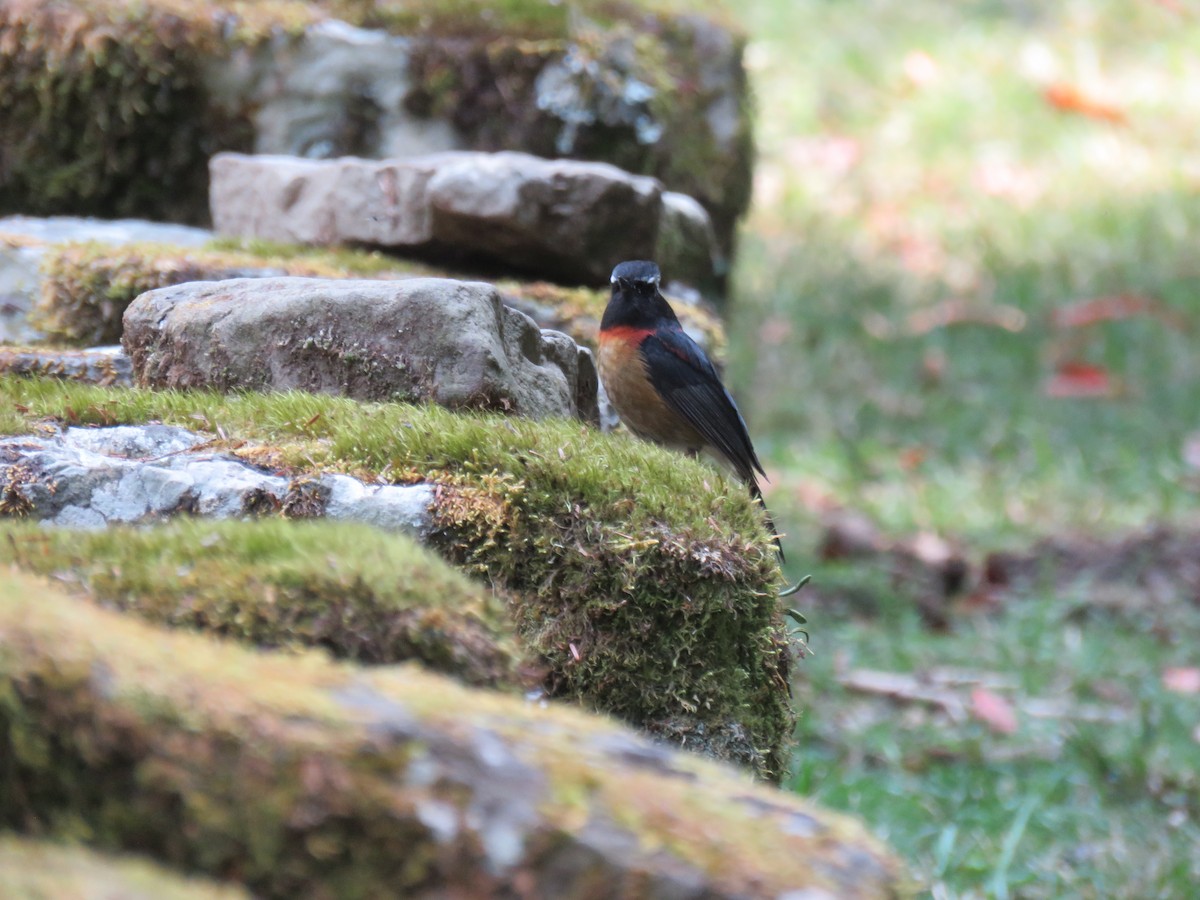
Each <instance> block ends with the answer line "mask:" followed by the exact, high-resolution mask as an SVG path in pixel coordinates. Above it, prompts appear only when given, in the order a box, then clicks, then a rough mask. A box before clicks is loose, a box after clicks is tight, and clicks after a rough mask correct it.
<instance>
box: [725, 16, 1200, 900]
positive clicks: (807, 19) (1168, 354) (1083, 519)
mask: <svg viewBox="0 0 1200 900" xmlns="http://www.w3.org/2000/svg"><path fill="white" fill-rule="evenodd" d="M731 15H733V16H734V17H735V18H737V19H738V20H739V21H740V22H741V23H742V25H743V26H744V27H745V28H746V29H747V30H748V31H749V32H750V34H751V36H752V37H751V44H750V48H749V52H748V60H749V65H750V67H751V73H752V83H753V86H754V89H755V91H756V93H757V101H758V107H759V125H758V132H759V133H758V144H759V150H760V160H759V164H758V170H757V178H756V184H755V198H754V205H753V208H752V211H751V214H750V216H749V218H748V220H747V222H746V223H745V226H744V228H743V232H742V235H741V241H740V252H739V253H740V255H739V258H738V264H737V269H736V271H735V273H734V288H735V296H736V305H735V307H734V313H733V319H732V336H731V344H730V362H731V374H730V377H731V380H732V382H733V384H734V385H735V390H736V392H737V394H738V396H739V398H740V401H741V403H742V406H743V409H744V410H745V412H746V414H747V417H748V419H749V420H750V424H751V429H752V431H753V432H754V434H755V437H756V441H757V443H758V445H759V449H760V450H761V451H762V454H763V456H764V458H765V460H766V461H767V463H768V466H769V469H770V476H771V481H772V486H771V491H770V494H769V495H768V499H769V502H770V504H771V506H772V509H773V510H774V511H775V513H776V516H777V519H778V520H779V522H780V524H781V526H782V527H783V528H784V529H785V530H786V531H788V532H789V535H790V537H789V539H788V543H789V544H790V546H789V548H788V551H789V561H790V562H791V573H790V574H792V575H793V576H796V575H800V574H804V573H806V572H812V573H813V575H814V584H815V586H816V588H817V589H816V590H815V591H814V592H812V593H811V594H809V596H808V599H807V600H806V601H804V603H803V604H800V608H801V609H803V611H804V612H805V614H806V615H807V616H808V618H809V626H808V627H809V630H810V633H811V637H812V642H811V646H812V649H813V650H814V654H815V655H813V656H812V657H810V658H809V659H808V660H806V661H805V662H804V663H803V664H802V665H801V666H800V670H801V678H802V683H801V684H800V685H799V687H798V689H799V691H800V696H799V700H800V702H801V704H802V706H803V707H804V708H805V710H806V713H805V716H804V717H803V720H802V724H801V730H800V747H799V751H798V754H797V760H796V765H795V772H794V777H793V780H792V785H793V787H794V788H795V789H796V790H798V791H800V792H802V793H805V794H809V795H812V796H814V797H816V798H817V799H820V800H821V801H823V802H825V803H827V804H830V805H832V806H835V807H839V808H842V809H847V810H851V811H854V812H857V813H861V814H862V815H864V816H865V817H866V818H867V819H868V820H869V821H870V822H871V823H872V824H873V825H874V827H875V828H876V829H877V830H878V832H879V833H880V834H881V835H882V836H884V837H885V838H887V839H888V840H890V841H891V842H892V843H893V844H894V845H895V846H896V847H897V848H898V849H899V850H901V851H902V852H903V853H904V854H905V855H906V856H907V858H908V859H909V860H910V861H911V863H912V865H913V869H914V871H915V873H916V874H917V875H918V876H919V877H921V878H922V879H923V880H924V881H925V883H926V884H927V885H928V886H929V890H930V893H931V894H932V895H933V896H935V897H984V896H987V897H1064V896H1072V897H1074V896H1079V897H1131V898H1132V897H1139V898H1140V897H1190V896H1194V892H1195V890H1196V888H1195V885H1196V884H1198V883H1200V827H1198V826H1197V817H1198V816H1200V781H1198V779H1197V774H1196V770H1197V769H1198V768H1200V766H1197V762H1200V695H1197V694H1195V693H1189V692H1188V691H1187V689H1186V688H1184V689H1180V688H1179V687H1178V686H1177V687H1176V689H1175V690H1169V689H1168V688H1167V686H1166V684H1165V683H1164V673H1168V677H1169V670H1170V669H1172V668H1179V669H1191V668H1195V667H1198V666H1200V609H1198V598H1197V594H1196V583H1195V580H1194V579H1192V578H1190V577H1185V575H1186V573H1184V574H1181V573H1180V571H1179V565H1178V562H1179V560H1178V559H1176V560H1175V561H1174V563H1171V566H1173V568H1170V567H1168V562H1162V564H1161V566H1160V565H1159V563H1157V562H1154V561H1152V562H1151V564H1150V565H1149V566H1148V568H1138V569H1137V571H1134V570H1133V567H1131V568H1130V571H1129V572H1128V573H1127V575H1128V577H1125V576H1124V575H1123V574H1122V572H1121V571H1120V570H1121V566H1120V565H1117V566H1116V569H1117V571H1116V573H1114V572H1112V571H1111V569H1112V568H1113V567H1112V566H1109V567H1108V568H1109V570H1110V571H1106V572H1103V573H1101V572H1100V568H1101V567H1099V566H1098V565H1097V566H1090V567H1089V566H1083V567H1081V568H1080V570H1079V571H1078V572H1076V573H1075V574H1074V575H1073V576H1072V577H1066V576H1063V575H1060V576H1059V577H1054V576H1053V574H1052V573H1048V574H1047V576H1046V577H1044V578H1041V579H1034V580H1033V581H1031V582H1030V583H1028V584H1026V585H1024V586H1023V587H1019V588H1014V589H1011V590H1007V591H1004V592H1002V593H998V594H995V595H994V596H989V597H987V598H986V599H987V601H988V602H987V603H986V604H983V605H979V604H974V605H973V604H970V603H962V604H960V605H959V606H956V607H955V608H954V610H953V611H952V612H953V614H952V620H951V627H950V629H949V631H948V633H934V632H932V631H930V630H929V629H928V628H927V627H926V626H925V625H924V624H923V621H922V619H921V617H920V615H919V614H918V611H917V609H916V608H915V604H914V602H913V599H914V594H915V593H919V591H920V588H919V587H914V586H913V585H911V584H907V583H906V582H905V581H904V579H902V578H901V579H897V578H896V577H894V575H893V574H892V573H891V571H890V570H889V569H888V567H887V565H886V563H885V562H884V561H882V560H872V559H866V560H862V561H859V562H855V563H852V564H851V563H846V562H844V561H841V562H835V561H823V560H821V559H820V558H818V555H817V553H816V548H817V546H818V544H819V542H820V538H821V534H822V527H823V525H822V523H823V521H824V518H825V517H826V516H827V515H828V514H829V512H830V511H831V510H836V509H848V510H853V511H855V512H857V513H861V514H864V515H865V516H867V517H868V518H869V519H870V520H872V521H874V522H875V523H877V525H878V526H879V528H880V529H881V534H882V536H883V539H884V540H890V539H902V538H905V537H908V536H911V535H914V534H917V533H922V532H925V533H934V534H937V535H940V536H942V537H944V538H946V539H948V540H950V541H952V542H953V543H954V544H956V545H957V546H961V547H962V548H963V552H964V554H965V558H966V559H967V560H968V561H969V562H970V564H971V565H972V566H973V567H974V571H976V572H977V571H978V567H979V564H980V562H981V561H982V559H983V557H984V555H985V554H987V553H989V552H992V551H996V550H1000V549H1008V550H1021V551H1028V550H1030V549H1031V548H1034V547H1035V542H1036V541H1037V540H1038V539H1039V538H1045V537H1052V538H1060V539H1061V538H1067V539H1071V538H1077V537H1080V536H1089V537H1097V538H1104V539H1105V540H1108V541H1110V542H1112V543H1111V544H1110V546H1111V547H1112V548H1113V550H1112V552H1111V554H1108V555H1109V556H1110V557H1113V558H1115V557H1117V555H1118V554H1119V552H1120V548H1122V547H1123V546H1125V545H1124V544H1122V543H1121V541H1122V539H1123V537H1124V536H1126V535H1129V534H1132V533H1138V532H1139V531H1144V529H1146V528H1147V527H1150V526H1157V527H1164V528H1168V529H1172V530H1179V531H1180V532H1181V533H1185V534H1186V533H1187V529H1188V528H1189V527H1192V526H1194V525H1195V524H1196V519H1197V511H1198V498H1200V495H1198V489H1200V470H1197V468H1196V464H1195V463H1189V462H1188V453H1187V450H1186V448H1187V446H1188V443H1189V439H1190V438H1191V436H1192V435H1194V434H1196V433H1198V432H1200V390H1197V388H1198V386H1200V384H1198V382H1200V352H1197V350H1196V349H1195V343H1196V340H1197V334H1196V331H1197V325H1198V324H1200V307H1198V304H1197V297H1196V294H1197V286H1198V285H1200V279H1198V276H1200V254H1198V253H1197V245H1196V241H1197V235H1198V234H1200V229H1198V227H1197V226H1200V195H1198V190H1197V189H1198V187H1200V141H1198V140H1197V138H1196V134H1197V131H1196V123H1197V121H1198V120H1200V118H1198V113H1200V91H1198V90H1197V89H1196V88H1195V85H1196V84H1200V6H1196V5H1194V4H1189V3H1184V2H1175V0H1160V2H1150V0H1140V2H1134V0H1081V2H1071V3H1062V4H1037V3H1025V2H1015V0H1014V2H963V3H957V4H941V3H936V2H932V0H912V2H899V0H840V2H834V0H823V2H822V0H748V2H747V3H745V4H740V5H739V6H738V7H737V9H736V10H734V11H732V13H731ZM1111 297H1117V298H1125V299H1123V300H1121V301H1119V302H1118V304H1117V306H1118V308H1121V309H1123V313H1122V314H1121V315H1119V316H1116V317H1110V318H1105V319H1103V320H1101V321H1096V322H1094V323H1092V324H1089V325H1086V326H1082V327H1067V326H1064V325H1062V324H1061V318H1062V317H1063V315H1064V314H1067V313H1069V312H1070V311H1071V310H1072V309H1074V310H1079V309H1080V307H1079V306H1077V304H1080V303H1086V302H1088V301H1092V300H1096V299H1098V298H1111ZM1131 298H1132V299H1131ZM1085 309H1086V308H1085ZM1090 309H1092V310H1093V311H1094V310H1095V307H1091V308H1090ZM1082 367H1088V368H1082ZM1064 371H1065V372H1067V373H1068V374H1069V373H1070V372H1072V371H1075V372H1083V373H1084V374H1085V375H1086V376H1088V378H1090V379H1091V380H1090V381H1088V382H1087V384H1091V386H1093V387H1096V386H1097V381H1096V379H1101V380H1102V381H1101V383H1100V384H1099V386H1100V387H1101V388H1102V389H1103V396H1079V395H1071V396H1055V395H1054V393H1055V391H1054V388H1053V385H1054V384H1055V380H1054V379H1055V376H1056V374H1058V373H1061V372H1064ZM1085 380H1086V379H1085ZM1058 384H1059V385H1060V386H1063V385H1065V386H1066V387H1067V389H1068V393H1069V394H1078V390H1072V389H1073V388H1074V389H1078V388H1080V387H1086V386H1087V384H1085V383H1083V382H1080V381H1079V380H1075V381H1072V380H1070V379H1068V380H1067V381H1065V382H1064V381H1062V380H1061V379H1060V381H1059V382H1058ZM1183 546H1184V547H1185V550H1184V552H1183V554H1182V556H1183V558H1184V559H1185V560H1189V559H1190V560H1193V561H1194V560H1196V559H1197V558H1198V557H1200V549H1194V548H1195V546H1196V541H1195V540H1194V539H1192V540H1191V542H1190V543H1189V542H1188V541H1187V540H1184V541H1183ZM793 548H794V549H793ZM1188 548H1192V549H1188ZM1105 555H1106V554H1105V551H1103V550H1099V551H1096V553H1095V554H1094V556H1095V557H1096V558H1095V559H1094V560H1093V562H1096V563H1099V562H1101V561H1103V560H1104V558H1105ZM1110 561H1111V560H1110ZM1160 569H1161V570H1160ZM823 585H824V586H825V587H826V588H828V587H829V586H836V587H837V588H838V591H839V592H840V594H841V595H842V596H843V597H844V596H846V595H852V596H855V597H858V598H859V600H860V601H863V598H866V599H865V601H863V602H851V603H846V602H838V603H831V602H828V601H829V598H830V597H831V595H832V593H831V591H829V590H822V586H823ZM863 668H866V669H879V670H886V671H889V672H892V673H899V674H904V675H914V676H917V677H919V678H925V679H934V680H935V681H936V680H937V678H938V677H940V676H939V673H941V674H942V675H945V673H946V672H947V671H949V672H951V673H957V674H956V675H954V678H951V679H950V680H951V681H953V682H954V685H955V686H954V687H952V689H951V690H952V692H957V693H958V694H959V695H961V696H962V697H964V698H965V699H966V702H967V710H968V713H969V710H970V690H971V686H972V685H975V686H982V687H984V688H985V689H987V690H988V691H989V693H990V694H991V695H993V696H997V697H999V698H1000V699H1001V701H1002V703H1004V704H1007V705H1008V706H1009V707H1010V708H1011V711H1012V712H1014V713H1015V715H1016V721H1017V728H1016V731H1015V732H1014V733H1011V734H1005V733H1002V732H1000V731H997V730H995V728H992V727H989V725H988V719H987V717H986V716H972V715H970V714H968V715H966V716H959V717H957V718H956V717H953V716H948V715H946V714H945V711H944V710H940V709H937V708H931V707H930V706H929V705H927V704H920V703H911V702H902V703H895V702H892V701H889V700H887V699H885V698H879V697H870V696H864V695H862V694H859V693H856V692H854V691H852V690H850V689H849V688H847V687H846V686H845V685H844V684H843V681H844V680H845V677H846V675H847V674H848V673H851V672H853V671H855V670H856V669H863ZM939 683H941V682H939ZM1048 709H1049V710H1051V711H1052V712H1053V714H1052V715H1046V714H1045V713H1046V712H1047V710H1048ZM1035 713H1039V714H1035ZM1093 714H1095V715H1099V716H1101V717H1102V718H1107V719H1108V720H1105V721H1088V720H1087V719H1088V717H1089V716H1092V717H1094V716H1093Z"/></svg>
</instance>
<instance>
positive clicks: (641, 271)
mask: <svg viewBox="0 0 1200 900" xmlns="http://www.w3.org/2000/svg"><path fill="white" fill-rule="evenodd" d="M661 280H662V275H661V273H660V272H659V270H658V266H657V265H655V264H654V263H653V262H650V261H648V260H630V261H628V262H623V263H620V264H619V265H618V266H617V267H616V268H615V269H613V273H612V279H611V281H612V299H610V300H609V301H608V307H607V308H606V309H605V310H604V317H603V318H602V319H601V320H600V356H599V368H600V378H601V380H602V381H603V382H604V389H605V390H606V391H607V392H608V399H609V401H610V402H611V403H612V405H613V408H614V409H616V411H617V415H618V416H620V417H621V421H622V422H624V423H625V425H626V426H627V427H628V428H629V430H630V431H632V432H633V433H634V434H636V435H637V436H638V437H640V438H642V439H643V440H647V441H652V442H654V443H656V444H662V445H664V446H666V447H670V448H672V449H675V450H683V451H685V452H687V453H688V454H689V455H693V456H694V455H696V454H697V453H699V452H701V451H705V452H707V453H709V454H711V455H712V456H715V457H716V458H717V460H718V461H719V462H722V463H724V464H725V465H727V466H728V467H729V468H730V469H732V470H733V471H734V472H736V473H737V475H738V477H739V478H741V480H742V481H743V482H745V483H746V486H747V487H749V488H750V496H752V497H753V498H754V499H755V500H757V501H758V502H759V503H760V504H762V506H763V510H764V512H765V511H766V504H765V503H763V496H762V489H761V488H760V487H759V484H758V477H757V475H762V476H763V477H764V478H765V477H766V472H764V471H763V467H762V464H761V463H760V462H759V461H758V455H757V454H756V453H755V452H754V445H753V444H751V443H750V435H749V433H748V432H747V431H746V422H745V420H744V419H742V414H741V413H740V412H739V411H738V408H737V404H736V403H734V402H733V397H731V396H730V394H729V391H727V390H726V389H725V386H724V385H723V384H722V383H721V378H720V376H719V375H717V371H716V369H714V368H713V364H712V363H711V362H710V361H709V359H708V356H706V355H705V353H704V351H703V350H701V349H700V347H699V345H698V344H697V343H696V342H695V341H693V340H692V339H691V338H690V337H688V335H687V333H686V332H685V331H684V330H683V326H682V325H680V324H679V319H678V318H677V317H676V316H675V311H674V310H673V309H671V306H670V304H669V303H667V301H666V299H665V298H664V297H663V295H662V294H661V293H660V292H659V289H658V286H659V282H660V281H661ZM756 473H757V475H756ZM767 524H768V525H769V526H770V528H771V532H772V533H773V534H774V535H775V546H776V548H777V549H778V551H779V559H780V560H781V561H782V560H783V547H782V545H781V543H780V540H779V532H778V531H776V529H775V523H774V522H773V521H771V516H770V514H769V513H767Z"/></svg>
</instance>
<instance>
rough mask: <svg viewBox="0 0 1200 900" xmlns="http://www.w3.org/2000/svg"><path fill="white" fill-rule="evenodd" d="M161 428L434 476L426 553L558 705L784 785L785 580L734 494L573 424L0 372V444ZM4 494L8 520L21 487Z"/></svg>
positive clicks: (250, 453)
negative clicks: (501, 612) (60, 434)
mask: <svg viewBox="0 0 1200 900" xmlns="http://www.w3.org/2000/svg"><path fill="white" fill-rule="evenodd" d="M151 420H154V421H162V422H165V423H167V424H173V425H180V426H183V427H187V428H190V429H192V430H197V429H202V430H204V431H205V432H208V433H211V434H212V435H213V439H214V443H213V444H212V445H211V446H212V447H213V448H214V449H219V448H221V447H228V448H230V449H231V450H233V452H235V453H236V454H237V455H240V456H241V457H242V458H244V459H246V460H247V461H250V462H253V463H256V464H262V465H267V466H270V467H272V468H275V469H283V470H285V471H286V472H287V473H288V474H292V475H299V474H303V473H305V472H315V471H336V472H345V473H347V474H352V475H356V476H358V477H361V478H364V479H366V480H374V479H382V480H385V481H390V482H393V483H410V482H416V481H427V482H433V483H434V484H435V485H436V486H437V487H436V490H435V498H436V499H435V504H434V509H433V510H432V512H433V515H434V518H435V522H436V523H437V531H436V533H435V535H434V536H433V546H434V547H435V549H437V550H439V551H440V552H441V554H442V555H443V556H445V557H446V558H447V559H449V560H450V561H452V562H454V563H455V564H456V565H458V566H459V567H460V568H462V569H463V570H464V571H466V572H468V573H470V574H472V575H474V576H476V577H478V578H482V579H483V580H484V581H485V583H488V584H493V585H496V586H498V587H499V588H500V589H502V590H503V591H506V592H509V593H510V594H511V596H512V597H513V600H512V604H511V613H512V616H513V620H514V622H515V624H516V628H517V633H518V635H519V637H520V639H521V641H522V643H523V645H524V650H525V651H526V652H527V653H528V654H530V655H531V656H532V657H534V658H535V659H536V660H538V661H539V662H540V663H541V664H542V665H543V666H544V667H545V671H546V677H545V681H544V683H545V687H546V690H547V692H548V693H549V694H550V695H551V696H554V697H558V698H563V699H566V700H575V701H579V702H582V703H585V704H587V705H588V706H590V707H592V708H594V709H598V710H601V711H603V712H609V713H612V714H615V715H617V716H619V717H621V718H622V719H624V720H626V721H628V722H631V723H633V724H635V725H637V726H638V727H641V728H643V729H645V730H646V731H648V732H649V733H651V734H654V735H658V736H660V737H663V738H665V739H667V740H670V741H672V742H676V743H679V744H684V745H686V746H688V747H689V748H692V749H695V750H698V751H700V752H706V753H708V754H710V755H713V756H716V757H718V758H722V759H728V760H732V761H736V762H739V763H741V764H744V765H746V766H748V767H750V768H751V769H753V770H754V771H756V772H758V773H759V774H761V775H763V776H765V777H769V778H777V777H779V776H780V775H781V774H782V773H783V771H784V770H785V769H786V766H787V762H788V758H789V749H788V748H789V742H790V739H791V735H792V730H793V724H794V712H793V710H792V707H791V703H790V698H789V693H788V679H789V675H790V669H791V665H792V653H793V651H792V648H791V644H790V642H789V638H788V633H787V628H786V626H785V624H784V621H783V618H782V615H781V611H780V603H779V600H778V597H777V592H778V588H779V584H780V579H781V575H780V571H779V566H778V563H777V561H776V557H775V553H774V545H773V544H772V541H771V537H770V535H769V534H768V532H767V531H766V530H765V528H764V525H763V521H762V516H761V510H760V509H759V507H758V506H757V505H756V504H754V503H753V502H752V501H751V500H750V499H749V497H748V496H747V495H746V492H745V490H744V488H743V487H742V485H741V484H739V483H737V482H736V481H732V480H729V479H727V478H726V477H725V476H723V475H722V474H721V473H720V472H718V471H716V470H715V469H713V468H710V467H708V466H706V465H705V464H703V463H700V462H696V461H693V460H690V459H687V458H685V457H682V456H680V455H679V454H674V453H670V452H669V451H666V450H662V449H660V448H657V447H653V446H650V445H647V444H645V443H643V442H640V441H637V440H635V439H632V438H629V437H626V436H623V435H603V434H600V433H598V432H597V431H595V430H594V429H592V428H589V427H587V426H583V425H581V424H579V423H575V422H569V421H540V422H533V421H529V420H524V419H517V418H506V417H503V416H497V415H485V414H455V413H451V412H449V411H447V410H444V409H441V408H440V407H417V406H408V405H402V404H360V403H355V402H353V401H350V400H346V399H343V398H336V397H328V396H318V395H309V394H299V393H287V394H270V395H260V394H240V395H231V396H222V395H218V394H213V393H206V392H176V391H164V392H154V391H147V390H135V389H104V388H96V387H90V386H86V385H79V384H71V383H65V382H57V381H50V380H43V379H22V378H16V377H12V376H7V377H0V433H5V434H24V433H29V432H31V431H35V430H36V429H37V428H39V427H48V426H51V427H52V426H57V425H62V424H68V425H77V424H100V425H103V424H117V423H141V422H146V421H151ZM0 501H3V503H4V504H5V505H6V506H7V507H8V508H13V509H20V502H19V501H20V484H19V479H17V480H16V483H10V484H7V485H5V486H4V494H3V496H0Z"/></svg>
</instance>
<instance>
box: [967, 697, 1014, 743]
mask: <svg viewBox="0 0 1200 900" xmlns="http://www.w3.org/2000/svg"><path fill="white" fill-rule="evenodd" d="M971 715H972V716H974V717H975V718H976V719H978V720H979V721H980V722H982V723H983V724H984V725H986V726H987V727H988V728H990V729H992V731H995V732H997V733H998V734H1012V733H1013V732H1015V731H1016V730H1017V713H1016V711H1015V710H1014V709H1013V707H1012V704H1011V703H1009V702H1008V701H1007V700H1005V699H1004V698H1003V697H1001V696H1000V695H999V694H997V693H994V692H993V691H989V690H988V689H987V688H984V687H974V688H972V689H971Z"/></svg>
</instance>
